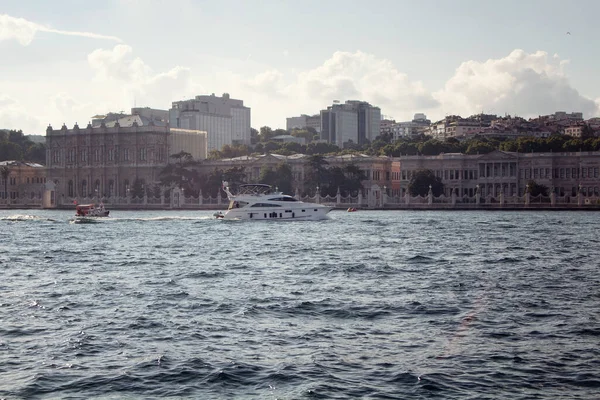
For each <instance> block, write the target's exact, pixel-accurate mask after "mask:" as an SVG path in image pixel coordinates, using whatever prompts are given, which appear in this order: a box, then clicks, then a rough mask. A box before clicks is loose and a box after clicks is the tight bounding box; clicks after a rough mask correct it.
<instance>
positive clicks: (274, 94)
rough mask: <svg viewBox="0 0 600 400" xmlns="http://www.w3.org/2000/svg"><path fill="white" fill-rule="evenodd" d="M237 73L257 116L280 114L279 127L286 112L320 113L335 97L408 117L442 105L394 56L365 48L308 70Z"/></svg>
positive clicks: (264, 117)
mask: <svg viewBox="0 0 600 400" xmlns="http://www.w3.org/2000/svg"><path fill="white" fill-rule="evenodd" d="M236 78H237V80H239V81H240V83H239V84H238V86H239V87H240V90H241V91H242V93H241V95H243V96H245V97H244V98H248V99H251V100H252V103H249V104H250V105H251V106H253V104H254V106H253V108H252V113H253V119H254V118H255V117H254V115H256V117H258V118H256V119H258V120H261V121H264V120H265V119H266V118H267V115H269V118H270V119H271V120H272V118H273V114H274V113H278V114H279V122H278V123H277V125H274V126H283V125H284V124H285V117H286V116H292V115H297V114H300V113H318V112H319V110H321V109H323V108H325V107H327V106H328V105H331V103H332V101H333V100H340V101H345V100H364V101H368V102H370V103H371V104H373V105H376V106H379V107H380V108H382V111H383V112H384V113H385V114H395V115H398V116H400V115H403V116H405V117H406V118H411V117H412V114H413V113H414V112H417V111H418V112H422V111H428V110H431V109H435V108H436V107H438V106H439V104H438V102H437V101H436V100H435V99H434V98H433V97H432V95H431V93H430V92H428V91H427V90H426V89H425V87H424V86H423V84H422V83H421V82H418V81H412V80H410V79H409V77H408V76H407V75H406V74H404V73H401V72H400V71H399V70H398V69H397V68H396V67H395V66H394V65H393V63H392V62H391V61H389V60H387V59H385V58H378V57H376V56H374V55H372V54H367V53H364V52H361V51H357V52H354V53H352V52H342V51H338V52H335V53H334V54H333V55H332V56H331V58H329V59H327V60H325V62H324V63H323V64H322V65H320V66H317V67H315V68H313V69H310V70H307V71H296V70H292V71H291V72H288V73H283V72H281V71H279V70H276V69H272V68H271V69H268V70H266V71H264V72H261V73H259V74H257V75H255V76H254V77H252V78H249V79H244V78H243V77H240V76H237V77H236ZM235 80H236V79H233V80H232V81H235ZM260 124H263V123H262V122H261V123H259V125H260ZM257 126H258V125H257Z"/></svg>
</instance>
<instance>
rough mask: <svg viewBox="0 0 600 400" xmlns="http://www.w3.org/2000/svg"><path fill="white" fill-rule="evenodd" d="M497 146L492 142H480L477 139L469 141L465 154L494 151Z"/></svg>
mask: <svg viewBox="0 0 600 400" xmlns="http://www.w3.org/2000/svg"><path fill="white" fill-rule="evenodd" d="M496 148H497V147H494V146H493V145H492V144H490V143H487V142H481V141H479V140H474V141H472V142H471V143H469V146H468V147H467V150H466V151H465V153H466V154H487V153H491V152H492V151H494V150H495V149H496Z"/></svg>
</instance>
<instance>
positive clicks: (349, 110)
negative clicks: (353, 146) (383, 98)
mask: <svg viewBox="0 0 600 400" xmlns="http://www.w3.org/2000/svg"><path fill="white" fill-rule="evenodd" d="M380 123H381V110H380V109H379V107H373V106H371V105H370V104H369V103H367V102H364V101H357V100H349V101H346V103H344V104H339V103H334V104H333V105H331V106H329V107H327V109H326V110H322V111H321V139H322V140H326V141H327V142H328V143H334V144H336V145H338V146H339V147H340V148H343V147H344V146H346V145H347V144H348V143H358V144H364V143H367V142H369V141H372V140H374V139H375V138H376V137H377V136H378V135H379V134H380V132H379V126H380Z"/></svg>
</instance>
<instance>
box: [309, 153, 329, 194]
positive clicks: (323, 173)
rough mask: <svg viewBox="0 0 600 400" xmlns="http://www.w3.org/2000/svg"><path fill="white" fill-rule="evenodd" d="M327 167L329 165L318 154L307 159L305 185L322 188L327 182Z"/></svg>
mask: <svg viewBox="0 0 600 400" xmlns="http://www.w3.org/2000/svg"><path fill="white" fill-rule="evenodd" d="M327 165H329V163H328V162H327V160H325V157H323V156H322V155H320V154H316V155H313V156H310V157H308V172H307V174H306V179H305V185H306V186H308V187H310V188H311V189H312V188H316V187H317V186H319V187H322V186H323V184H324V183H326V182H327V181H328V177H327V174H328V171H327Z"/></svg>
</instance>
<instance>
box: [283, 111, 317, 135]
mask: <svg viewBox="0 0 600 400" xmlns="http://www.w3.org/2000/svg"><path fill="white" fill-rule="evenodd" d="M285 127H286V129H287V130H288V131H290V130H292V129H306V128H312V129H314V130H315V131H316V132H317V133H321V116H320V115H319V114H315V115H306V114H302V115H300V116H299V117H289V118H286V124H285Z"/></svg>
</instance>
